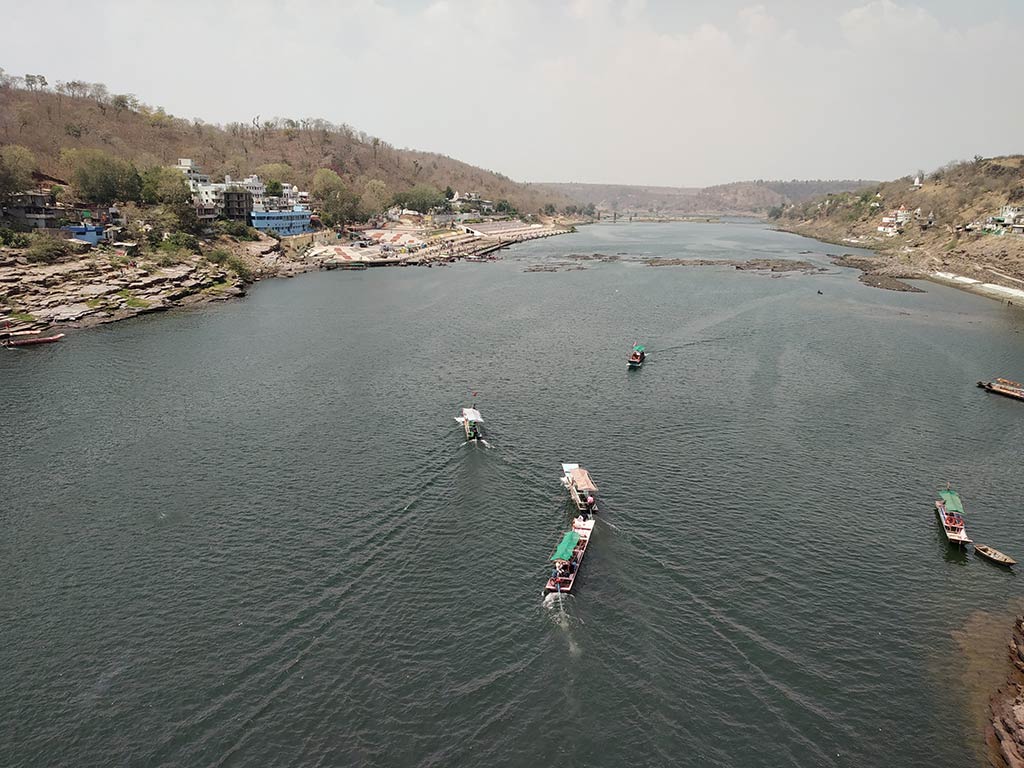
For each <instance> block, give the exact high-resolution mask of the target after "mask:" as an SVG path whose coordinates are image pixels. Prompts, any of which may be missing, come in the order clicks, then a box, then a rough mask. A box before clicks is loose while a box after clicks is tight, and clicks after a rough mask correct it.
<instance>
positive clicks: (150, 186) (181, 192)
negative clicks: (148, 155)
mask: <svg viewBox="0 0 1024 768" xmlns="http://www.w3.org/2000/svg"><path fill="white" fill-rule="evenodd" d="M191 201H192V192H191V191H190V190H189V188H188V182H187V181H186V180H185V175H184V174H183V173H182V172H181V171H179V170H177V169H175V168H168V167H166V166H162V165H154V166H152V167H150V168H147V169H146V170H144V171H143V172H142V202H144V203H149V204H150V205H156V204H158V203H182V202H191Z"/></svg>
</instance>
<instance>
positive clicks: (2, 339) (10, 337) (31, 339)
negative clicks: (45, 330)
mask: <svg viewBox="0 0 1024 768" xmlns="http://www.w3.org/2000/svg"><path fill="white" fill-rule="evenodd" d="M41 333H42V331H0V347H29V346H32V345H33V344H52V343H53V342H55V341H60V340H61V339H63V338H64V334H63V333H55V334H54V335H52V336H40V335H39V334H41Z"/></svg>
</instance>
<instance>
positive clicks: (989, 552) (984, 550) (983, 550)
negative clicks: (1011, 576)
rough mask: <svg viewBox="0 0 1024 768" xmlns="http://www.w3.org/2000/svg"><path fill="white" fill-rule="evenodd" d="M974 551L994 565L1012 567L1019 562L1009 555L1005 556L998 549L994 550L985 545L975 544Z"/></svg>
mask: <svg viewBox="0 0 1024 768" xmlns="http://www.w3.org/2000/svg"><path fill="white" fill-rule="evenodd" d="M974 551H975V552H977V553H978V554H979V555H981V556H982V557H984V558H988V559H989V560H991V561H992V562H993V563H999V564H1000V565H1006V566H1010V567H1012V566H1014V565H1016V564H1017V561H1016V560H1014V559H1013V558H1012V557H1010V556H1009V555H1004V554H1003V553H1002V552H1000V551H999V550H998V549H993V548H992V547H989V546H986V545H985V544H975V545H974Z"/></svg>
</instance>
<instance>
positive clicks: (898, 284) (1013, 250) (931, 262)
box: [776, 221, 1024, 303]
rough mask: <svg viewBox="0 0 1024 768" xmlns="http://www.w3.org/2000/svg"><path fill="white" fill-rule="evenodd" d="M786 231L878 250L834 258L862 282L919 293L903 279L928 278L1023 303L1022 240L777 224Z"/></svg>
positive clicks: (1015, 238) (995, 297)
mask: <svg viewBox="0 0 1024 768" xmlns="http://www.w3.org/2000/svg"><path fill="white" fill-rule="evenodd" d="M776 228H777V229H779V230H780V231H783V232H790V233H792V234H796V235H801V236H803V237H812V238H815V239H817V240H820V241H822V242H826V243H832V244H835V245H838V246H846V247H851V246H852V247H856V248H864V249H869V250H872V251H874V253H875V256H874V257H861V256H856V257H851V256H849V255H848V254H842V255H838V254H836V255H834V263H835V264H836V265H837V266H847V267H854V268H857V269H860V270H861V271H862V275H861V282H863V283H865V284H866V285H871V286H874V287H876V288H885V289H888V290H896V291H907V290H910V291H915V290H919V289H917V288H914V287H913V286H910V285H907V284H906V283H903V282H902V281H903V280H928V281H931V282H934V283H940V284H942V285H949V286H952V287H954V288H959V289H961V290H965V291H970V292H971V293H976V294H978V295H980V296H985V297H987V298H991V299H996V300H999V301H1010V302H1017V303H1024V237H1020V236H1019V235H1004V236H994V235H966V236H954V235H953V234H951V233H947V235H948V236H947V237H940V236H938V235H934V234H933V235H929V236H928V237H922V238H918V239H913V240H909V241H904V240H902V239H901V240H898V241H897V240H894V239H892V238H882V237H871V236H864V235H859V236H856V237H854V236H851V235H849V234H848V233H846V232H845V231H844V230H842V229H840V228H837V227H836V226H834V225H832V224H831V223H828V222H818V221H813V222H812V221H805V222H801V223H799V224H787V225H784V226H777V227H776Z"/></svg>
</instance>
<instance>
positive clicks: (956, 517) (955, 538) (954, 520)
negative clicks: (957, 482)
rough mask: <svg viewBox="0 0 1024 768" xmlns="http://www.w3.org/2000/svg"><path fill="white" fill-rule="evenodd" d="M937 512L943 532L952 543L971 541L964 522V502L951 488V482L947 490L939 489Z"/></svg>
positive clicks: (959, 543) (936, 501) (967, 542)
mask: <svg viewBox="0 0 1024 768" xmlns="http://www.w3.org/2000/svg"><path fill="white" fill-rule="evenodd" d="M935 514H936V515H937V516H938V518H939V523H941V524H942V532H943V533H945V534H946V538H947V539H948V540H949V542H950V543H951V544H956V545H958V546H962V545H964V544H970V543H971V539H970V538H968V536H967V528H966V525H965V523H964V504H963V502H962V501H961V500H960V494H958V493H957V492H956V491H954V490H953V489H952V488H950V487H949V483H947V484H946V490H944V491H939V498H938V499H936V500H935Z"/></svg>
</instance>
